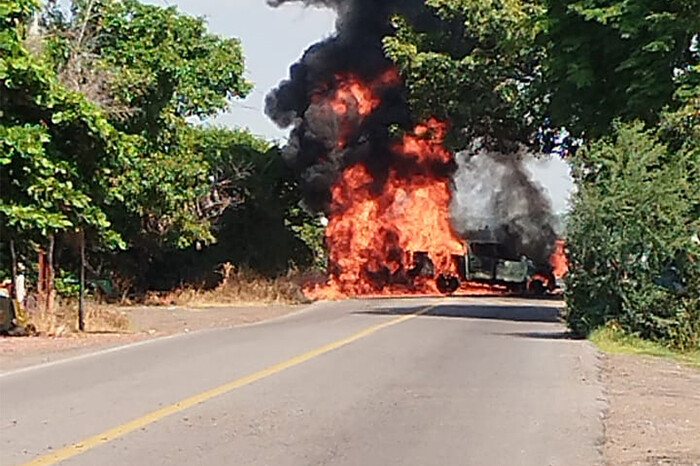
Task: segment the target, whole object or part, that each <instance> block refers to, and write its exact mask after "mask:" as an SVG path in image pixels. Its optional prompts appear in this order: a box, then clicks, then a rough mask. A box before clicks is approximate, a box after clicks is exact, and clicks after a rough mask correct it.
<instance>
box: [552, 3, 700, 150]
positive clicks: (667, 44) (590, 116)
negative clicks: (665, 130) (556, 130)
mask: <svg viewBox="0 0 700 466" xmlns="http://www.w3.org/2000/svg"><path fill="white" fill-rule="evenodd" d="M547 10H548V13H547V21H546V24H547V28H546V33H544V34H542V36H541V39H542V40H543V41H545V42H546V43H547V46H548V59H547V63H546V65H547V66H546V69H547V87H548V92H549V94H550V97H549V98H550V107H549V112H550V113H551V115H552V117H553V118H554V119H555V120H556V121H557V122H559V123H561V124H566V125H567V126H569V127H570V129H572V130H575V131H577V132H585V133H586V134H587V136H588V137H597V136H600V135H603V134H605V133H606V132H608V131H609V130H610V125H611V123H612V122H613V121H614V120H615V119H622V120H624V121H633V120H635V119H641V120H643V121H645V122H648V123H652V124H654V123H657V122H658V119H659V112H660V111H661V110H662V109H663V108H664V107H665V106H667V105H673V101H672V97H673V95H674V92H675V90H676V87H677V86H678V83H679V81H680V80H682V79H683V76H684V75H685V74H686V73H687V72H688V70H689V69H690V68H692V67H693V66H697V64H698V60H699V58H700V56H699V55H698V49H697V40H698V34H699V33H700V1H698V0H672V1H663V0H548V1H547ZM693 40H694V41H695V48H694V49H693V46H692V42H693Z"/></svg>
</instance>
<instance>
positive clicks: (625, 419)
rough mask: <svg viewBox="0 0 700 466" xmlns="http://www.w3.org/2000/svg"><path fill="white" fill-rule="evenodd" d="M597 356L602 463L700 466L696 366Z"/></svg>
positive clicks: (641, 357)
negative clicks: (602, 399) (603, 395)
mask: <svg viewBox="0 0 700 466" xmlns="http://www.w3.org/2000/svg"><path fill="white" fill-rule="evenodd" d="M602 358H603V371H602V379H603V383H604V385H605V388H606V391H607V398H608V403H609V407H608V410H607V413H606V415H605V432H606V441H605V445H604V455H605V460H606V464H625V465H661V464H673V465H679V466H698V465H700V442H699V441H698V439H700V390H698V387H700V369H698V368H695V367H691V366H689V365H686V364H682V363H679V362H677V361H674V360H672V359H668V358H661V357H654V356H644V355H632V354H604V355H603V357H602Z"/></svg>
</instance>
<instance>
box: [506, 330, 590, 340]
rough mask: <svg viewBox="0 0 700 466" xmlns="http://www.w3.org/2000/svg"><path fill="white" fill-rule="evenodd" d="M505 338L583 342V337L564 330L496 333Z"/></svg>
mask: <svg viewBox="0 0 700 466" xmlns="http://www.w3.org/2000/svg"><path fill="white" fill-rule="evenodd" d="M494 335H500V336H505V337H517V338H532V339H535V340H583V339H584V338H582V337H576V336H575V335H573V334H572V333H571V332H569V331H564V330H562V331H561V332H509V333H494Z"/></svg>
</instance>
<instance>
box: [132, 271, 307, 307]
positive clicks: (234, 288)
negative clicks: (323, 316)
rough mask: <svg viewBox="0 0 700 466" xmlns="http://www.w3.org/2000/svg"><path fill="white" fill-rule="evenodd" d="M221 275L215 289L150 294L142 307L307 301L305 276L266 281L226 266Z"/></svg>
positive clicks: (290, 276)
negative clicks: (304, 291) (145, 305)
mask: <svg viewBox="0 0 700 466" xmlns="http://www.w3.org/2000/svg"><path fill="white" fill-rule="evenodd" d="M220 273H221V275H222V280H221V283H219V285H218V286H217V287H216V288H214V289H203V288H198V287H193V286H187V287H183V288H178V289H175V290H172V291H168V292H162V293H149V294H148V295H147V296H146V299H145V302H144V304H147V305H176V306H203V307H206V306H219V305H245V304H270V303H276V304H299V303H305V302H308V299H307V298H306V297H305V296H304V294H303V292H302V285H303V284H304V283H305V281H306V279H307V275H306V274H302V273H300V272H297V271H291V272H289V273H288V274H287V275H285V276H282V277H277V278H266V277H263V276H261V275H259V274H257V273H255V272H252V271H250V270H245V269H237V268H235V267H233V266H232V265H231V264H230V263H226V264H223V265H222V267H221V270H220Z"/></svg>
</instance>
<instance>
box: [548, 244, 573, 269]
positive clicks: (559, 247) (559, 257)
mask: <svg viewBox="0 0 700 466" xmlns="http://www.w3.org/2000/svg"><path fill="white" fill-rule="evenodd" d="M565 248H566V243H565V242H564V240H563V239H561V238H559V239H557V242H556V247H555V249H554V252H553V253H552V255H551V257H550V258H549V265H551V266H552V273H553V274H554V276H555V277H557V278H561V277H563V276H564V275H566V273H567V272H568V271H569V261H568V259H567V258H566V251H565Z"/></svg>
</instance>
